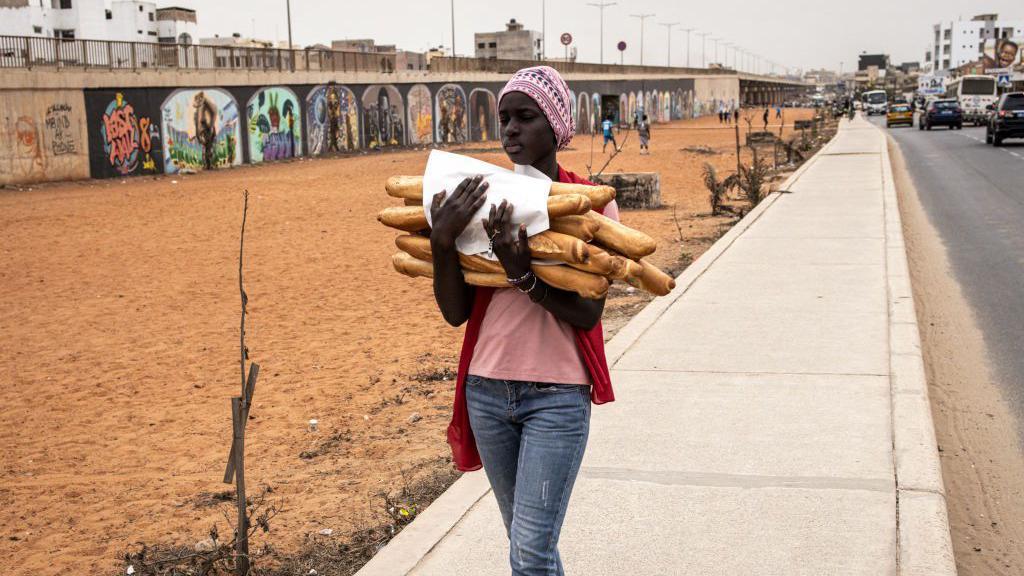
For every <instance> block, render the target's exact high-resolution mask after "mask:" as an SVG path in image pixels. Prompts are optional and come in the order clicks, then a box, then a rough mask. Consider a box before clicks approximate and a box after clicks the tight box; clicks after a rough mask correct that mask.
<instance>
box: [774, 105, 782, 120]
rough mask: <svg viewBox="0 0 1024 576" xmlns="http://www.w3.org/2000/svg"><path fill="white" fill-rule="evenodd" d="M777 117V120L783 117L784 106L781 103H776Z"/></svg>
mask: <svg viewBox="0 0 1024 576" xmlns="http://www.w3.org/2000/svg"><path fill="white" fill-rule="evenodd" d="M775 119H776V120H781V119H782V106H781V105H779V104H776V105H775Z"/></svg>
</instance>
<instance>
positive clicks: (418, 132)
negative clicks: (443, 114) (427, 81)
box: [406, 84, 434, 144]
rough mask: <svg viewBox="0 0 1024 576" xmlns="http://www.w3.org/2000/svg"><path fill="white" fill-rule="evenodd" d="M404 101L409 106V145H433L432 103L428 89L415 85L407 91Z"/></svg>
mask: <svg viewBox="0 0 1024 576" xmlns="http://www.w3.org/2000/svg"><path fill="white" fill-rule="evenodd" d="M406 100H408V106H409V124H408V127H409V144H433V142H434V103H433V102H432V101H431V99H430V88H427V87H426V86H424V85H423V84H416V85H415V86H413V87H412V88H410V89H409V95H408V97H407V98H406Z"/></svg>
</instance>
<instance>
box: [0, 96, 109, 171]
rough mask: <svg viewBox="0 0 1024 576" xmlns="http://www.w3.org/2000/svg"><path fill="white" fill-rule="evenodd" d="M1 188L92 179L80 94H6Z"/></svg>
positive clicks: (0, 136) (0, 128)
mask: <svg viewBox="0 0 1024 576" xmlns="http://www.w3.org/2000/svg"><path fill="white" fill-rule="evenodd" d="M2 95H3V96H2V98H3V99H2V101H0V110H2V111H3V124H2V125H0V184H23V183H31V182H43V181H48V180H71V179H77V178H88V177H89V154H88V149H87V143H88V137H87V135H86V121H85V119H86V111H85V102H84V99H83V98H82V92H81V91H74V90H47V91H42V92H31V91H5V92H2Z"/></svg>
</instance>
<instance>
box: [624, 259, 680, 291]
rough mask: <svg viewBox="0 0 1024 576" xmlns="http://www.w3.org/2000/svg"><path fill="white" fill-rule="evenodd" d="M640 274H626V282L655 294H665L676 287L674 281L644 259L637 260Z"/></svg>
mask: <svg viewBox="0 0 1024 576" xmlns="http://www.w3.org/2000/svg"><path fill="white" fill-rule="evenodd" d="M639 264H640V267H641V271H640V274H637V275H631V276H627V277H626V278H625V280H626V282H628V283H629V284H630V286H633V287H635V288H639V289H641V290H646V291H647V292H650V293H651V294H654V295H655V296H665V295H667V294H668V293H669V292H671V291H672V290H673V289H675V287H676V281H675V279H673V278H672V277H671V276H669V275H668V274H665V273H664V272H662V271H661V270H660V269H659V268H658V267H657V266H655V265H654V264H651V263H650V262H648V261H646V260H640V262H639Z"/></svg>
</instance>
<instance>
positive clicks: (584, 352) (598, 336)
mask: <svg viewBox="0 0 1024 576" xmlns="http://www.w3.org/2000/svg"><path fill="white" fill-rule="evenodd" d="M558 181H559V182H566V183H569V184H591V185H592V184H593V182H589V181H587V180H585V179H583V178H580V177H579V176H577V175H576V174H574V173H572V172H569V171H567V170H565V169H563V168H562V167H561V166H559V167H558ZM493 295H494V288H480V287H477V288H476V289H475V290H474V296H473V311H472V312H471V313H470V315H469V323H468V324H467V325H466V336H465V338H463V340H462V353H461V355H460V356H459V375H458V378H457V379H456V382H455V406H454V407H453V410H452V421H451V422H450V423H449V424H448V444H449V445H451V447H452V460H454V461H455V467H456V468H458V469H459V470H462V471H463V472H470V471H472V470H479V469H480V468H481V466H482V464H481V463H480V453H479V452H477V449H476V440H475V439H474V438H473V430H472V428H470V425H469V409H468V408H467V406H466V376H467V374H468V372H469V364H470V362H472V360H473V350H474V349H475V348H476V341H477V338H478V337H479V336H480V326H481V324H483V321H484V315H485V314H486V313H487V305H488V304H490V303H491V297H492V296H493ZM574 330H575V332H576V345H577V346H578V347H579V350H580V356H581V357H582V358H583V363H584V364H585V365H586V367H587V372H589V373H590V382H591V387H590V400H591V402H593V403H594V404H604V403H605V402H613V401H614V400H615V393H614V392H613V391H612V380H611V375H610V374H609V372H608V361H607V360H606V359H605V356H604V330H603V329H602V328H601V323H600V322H598V323H597V325H596V326H594V327H593V328H591V329H590V330H582V329H580V328H575V329H574Z"/></svg>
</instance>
